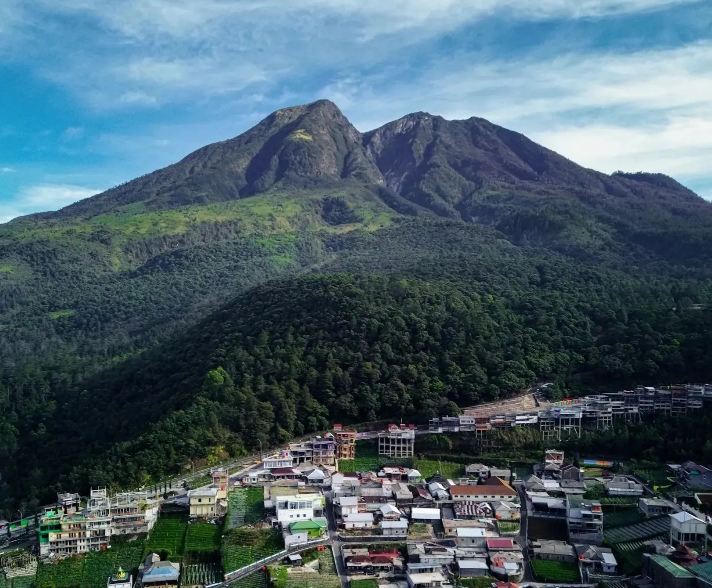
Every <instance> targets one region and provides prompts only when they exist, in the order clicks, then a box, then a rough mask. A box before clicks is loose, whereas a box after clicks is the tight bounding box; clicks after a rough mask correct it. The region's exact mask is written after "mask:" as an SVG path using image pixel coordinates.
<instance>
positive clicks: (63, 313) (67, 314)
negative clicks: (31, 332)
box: [47, 308, 76, 321]
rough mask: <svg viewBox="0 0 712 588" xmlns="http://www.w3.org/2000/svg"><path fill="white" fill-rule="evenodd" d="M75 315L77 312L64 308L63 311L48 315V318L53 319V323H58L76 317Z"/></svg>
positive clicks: (55, 311) (54, 311)
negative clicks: (60, 320) (57, 321)
mask: <svg viewBox="0 0 712 588" xmlns="http://www.w3.org/2000/svg"><path fill="white" fill-rule="evenodd" d="M75 314H76V311H75V310H71V309H69V308H64V309H62V310H53V311H52V312H50V313H47V316H49V318H51V319H52V320H53V321H56V320H57V319H61V318H67V317H70V316H74V315H75Z"/></svg>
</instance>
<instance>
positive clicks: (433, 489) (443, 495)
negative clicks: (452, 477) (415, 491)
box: [428, 482, 450, 500]
mask: <svg viewBox="0 0 712 588" xmlns="http://www.w3.org/2000/svg"><path fill="white" fill-rule="evenodd" d="M428 492H430V495H431V496H432V497H433V498H434V499H435V500H447V499H448V498H450V495H449V494H448V491H447V489H446V488H445V486H443V485H442V484H441V483H440V482H430V484H428Z"/></svg>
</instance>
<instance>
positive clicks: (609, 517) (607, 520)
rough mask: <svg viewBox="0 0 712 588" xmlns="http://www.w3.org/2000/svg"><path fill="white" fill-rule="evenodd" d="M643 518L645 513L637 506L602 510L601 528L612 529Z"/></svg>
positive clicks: (637, 521)
mask: <svg viewBox="0 0 712 588" xmlns="http://www.w3.org/2000/svg"><path fill="white" fill-rule="evenodd" d="M644 520H645V515H643V513H641V512H640V511H639V510H638V509H637V508H635V507H630V508H622V509H617V510H606V509H604V510H603V528H604V529H612V528H614V527H623V526H626V525H632V524H635V523H639V522H641V521H644Z"/></svg>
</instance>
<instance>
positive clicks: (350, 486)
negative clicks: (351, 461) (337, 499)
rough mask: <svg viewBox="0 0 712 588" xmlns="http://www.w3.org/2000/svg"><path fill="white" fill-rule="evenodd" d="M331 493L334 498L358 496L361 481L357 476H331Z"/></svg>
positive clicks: (339, 474)
mask: <svg viewBox="0 0 712 588" xmlns="http://www.w3.org/2000/svg"><path fill="white" fill-rule="evenodd" d="M331 492H332V493H333V495H334V496H358V495H359V494H361V480H360V479H359V478H358V475H357V474H343V473H336V474H334V475H333V476H331Z"/></svg>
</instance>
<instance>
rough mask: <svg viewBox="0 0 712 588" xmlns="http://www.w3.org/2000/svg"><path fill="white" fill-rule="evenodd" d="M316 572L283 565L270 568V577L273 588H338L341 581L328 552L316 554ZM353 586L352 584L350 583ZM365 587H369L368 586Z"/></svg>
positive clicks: (309, 568)
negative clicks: (317, 563) (317, 562)
mask: <svg viewBox="0 0 712 588" xmlns="http://www.w3.org/2000/svg"><path fill="white" fill-rule="evenodd" d="M317 559H318V560H319V566H318V572H316V571H314V570H313V568H312V567H311V566H310V567H306V566H305V567H303V568H292V569H289V568H287V567H286V566H283V565H275V566H270V577H271V580H272V586H273V587H274V588H304V587H306V586H308V587H309V588H340V587H341V580H340V579H339V576H338V575H337V573H336V567H335V566H334V559H333V556H332V555H331V551H330V550H326V551H319V552H317ZM351 586H354V583H353V582H352V583H351ZM367 586H371V584H368V585H367Z"/></svg>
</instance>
